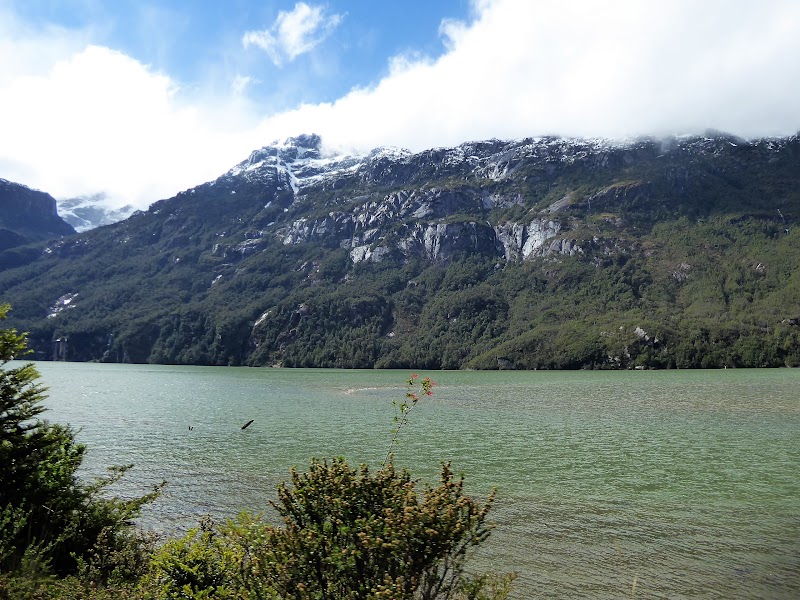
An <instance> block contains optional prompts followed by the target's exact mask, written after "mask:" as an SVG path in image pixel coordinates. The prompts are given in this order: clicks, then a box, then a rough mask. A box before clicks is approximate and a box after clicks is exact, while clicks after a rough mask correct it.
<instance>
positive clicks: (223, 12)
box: [0, 0, 470, 111]
mask: <svg viewBox="0 0 800 600" xmlns="http://www.w3.org/2000/svg"><path fill="white" fill-rule="evenodd" d="M3 4H4V3H3V2H2V1H0V6H2V5H3ZM5 4H6V5H7V6H9V7H10V8H11V9H12V11H13V12H14V13H15V14H16V15H17V16H18V18H19V19H20V20H23V21H25V22H27V23H29V24H31V25H32V26H34V27H42V26H45V25H57V26H60V27H63V28H65V29H68V30H74V31H83V32H86V36H87V41H90V42H91V43H93V44H98V45H102V46H107V47H109V48H113V49H115V50H117V51H120V52H122V53H124V54H126V55H128V56H131V57H133V58H135V59H136V60H138V61H140V62H142V63H144V64H146V65H148V66H149V67H150V68H152V69H153V70H155V71H159V72H163V73H167V74H169V75H170V76H171V77H173V78H175V79H176V80H177V81H178V82H180V85H181V86H182V88H183V94H185V95H187V96H189V95H191V94H197V93H203V94H218V95H224V94H227V93H229V91H230V88H231V85H233V82H234V81H236V78H237V77H239V78H240V79H239V80H238V81H240V82H241V81H243V78H248V79H249V82H248V84H247V92H248V97H249V98H250V99H251V100H252V101H254V102H258V103H263V104H265V105H266V106H265V108H266V110H268V111H277V110H284V109H287V108H291V107H293V106H295V105H297V104H300V103H303V102H306V103H309V102H310V103H317V102H323V101H333V100H336V99H337V98H339V97H341V96H343V95H345V94H346V93H347V92H348V91H349V90H350V89H352V88H353V87H363V86H368V85H370V84H372V83H376V82H377V81H379V80H380V79H381V78H382V77H384V76H385V75H387V73H388V69H389V61H388V59H389V58H390V57H393V56H397V55H405V54H408V55H413V56H426V57H428V58H436V57H438V56H440V55H441V54H442V53H443V52H444V51H445V47H444V45H443V43H442V38H441V36H440V34H439V28H440V24H441V22H442V20H443V19H448V18H450V19H461V20H464V19H467V18H468V17H469V14H470V4H469V0H434V1H431V0H428V1H425V0H404V1H403V2H395V1H391V2H388V1H387V2H383V1H377V2H376V1H375V0H372V1H368V0H348V1H339V2H325V3H321V4H320V3H314V2H305V3H302V2H300V3H298V2H284V1H276V0H273V1H269V0H224V1H221V0H157V1H154V0H149V1H148V0H107V1H101V0H12V1H10V2H5ZM303 5H305V6H306V7H308V9H309V10H308V13H309V14H312V15H314V14H315V15H316V16H318V19H319V20H320V21H321V22H322V23H323V25H319V26H317V27H316V28H315V31H314V32H313V33H309V35H308V37H309V38H310V40H311V42H312V43H313V46H312V47H310V48H309V49H308V50H307V51H305V52H302V53H301V54H299V55H298V56H296V57H294V58H293V59H290V58H289V57H287V56H284V55H283V51H282V50H281V49H280V48H277V46H279V43H278V44H276V56H277V58H278V59H279V61H280V62H279V64H276V63H275V61H274V60H273V58H274V57H272V56H270V54H269V53H267V52H265V51H264V50H263V49H262V48H259V47H258V46H257V45H255V44H245V43H243V37H244V36H245V35H246V34H247V33H253V32H256V33H258V32H264V31H267V32H269V31H270V30H271V29H272V28H273V27H274V25H275V24H276V22H278V20H279V18H280V16H281V13H284V14H286V15H291V14H292V13H293V12H302V10H300V11H297V7H298V6H303ZM311 20H312V21H313V19H311ZM285 21H286V19H284V22H285ZM325 22H330V23H331V24H332V25H333V26H331V27H329V28H328V29H327V30H326V28H325V26H324V23H325ZM311 25H312V24H311V23H310V24H309V27H310V26H311ZM274 33H275V32H273V33H272V34H271V35H273V37H275V35H274Z"/></svg>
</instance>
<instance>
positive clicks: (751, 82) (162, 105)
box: [0, 0, 800, 207]
mask: <svg viewBox="0 0 800 600" xmlns="http://www.w3.org/2000/svg"><path fill="white" fill-rule="evenodd" d="M798 32H800V2H797V0H759V1H758V2H754V1H751V0H702V1H698V0H647V1H645V0H428V1H421V0H405V1H403V2H398V1H394V0H392V1H389V0H380V1H376V0H372V1H362V0H353V1H345V0H331V1H327V2H317V1H315V0H305V1H304V2H297V1H296V0H225V1H221V0H219V1H218V0H213V1H212V0H194V1H191V0H138V1H133V0H0V131H2V135H0V177H2V178H5V179H9V180H12V181H18V182H21V183H25V184H27V185H30V186H31V187H36V188H39V189H43V190H45V191H48V192H50V193H51V194H53V195H54V196H56V197H57V198H65V197H70V196H74V195H81V194H94V193H98V192H105V193H107V194H108V197H109V201H110V203H112V204H123V203H133V204H135V205H136V206H138V207H144V206H147V205H148V204H150V203H151V202H153V201H155V200H158V199H160V198H164V197H169V196H171V195H174V194H175V193H177V192H178V191H180V190H182V189H186V188H188V187H191V186H194V185H197V184H199V183H202V182H203V181H207V180H210V179H213V178H215V177H217V176H218V175H220V174H221V173H223V172H224V171H226V170H227V169H228V168H230V167H231V166H232V165H233V164H235V163H237V162H239V161H240V160H242V159H243V158H245V157H246V156H247V155H248V154H249V152H250V151H251V150H253V149H254V148H258V147H261V146H263V145H265V144H268V143H270V142H272V141H273V140H276V139H282V138H284V137H287V136H289V135H297V134H299V133H311V132H315V133H319V134H321V135H322V137H323V142H324V143H325V145H326V148H327V149H328V150H330V151H332V152H333V151H345V150H346V151H368V150H369V149H371V148H373V147H376V146H380V145H394V146H402V147H406V148H409V149H412V150H422V149H425V148H430V147H434V146H447V145H456V144H459V143H461V142H464V141H469V140H475V139H485V138H490V137H497V138H501V139H507V138H521V137H526V136H535V135H545V134H557V135H565V136H579V137H588V136H604V137H617V138H619V137H626V136H635V135H664V134H683V133H695V132H701V131H703V130H705V129H706V128H715V129H720V130H724V131H729V132H731V133H735V134H738V135H742V136H744V137H759V136H779V135H788V134H793V133H795V132H797V131H798V130H800V109H799V108H798V106H800V103H798V101H797V98H798V97H800V35H798Z"/></svg>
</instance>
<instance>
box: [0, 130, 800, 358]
mask: <svg viewBox="0 0 800 600" xmlns="http://www.w3.org/2000/svg"><path fill="white" fill-rule="evenodd" d="M798 218H800V138H799V137H798V136H792V137H788V138H782V139H759V140H742V139H739V138H735V137H732V136H728V135H725V134H721V133H717V132H709V133H707V134H706V135H703V136H692V137H676V138H669V139H651V138H643V139H635V140H628V141H624V142H612V141H609V140H585V139H563V138H556V137H542V138H530V139H525V140H517V141H501V140H488V141H481V142H471V143H466V144H462V145H461V146H458V147H455V148H437V149H432V150H427V151H424V152H420V153H411V152H408V151H404V150H397V149H391V148H379V149H376V150H374V151H372V152H371V153H369V154H366V155H332V154H329V153H326V152H325V151H324V149H323V146H322V143H321V140H320V139H319V137H318V136H314V135H305V136H299V137H297V138H291V139H289V140H286V141H285V142H283V143H275V144H272V145H269V146H266V147H264V148H261V149H258V150H256V151H254V152H252V153H251V155H250V156H249V157H248V158H247V159H246V160H244V161H242V162H241V163H239V164H238V165H236V166H235V167H233V168H232V169H231V170H229V171H228V172H227V173H225V174H223V175H222V176H220V177H219V178H217V179H216V180H214V181H211V182H208V183H204V184H202V185H199V186H197V187H195V188H192V189H189V190H186V191H184V192H181V193H179V194H178V195H177V196H175V197H174V198H170V199H166V200H161V201H158V202H156V203H155V204H153V205H152V206H151V207H150V208H149V210H147V211H146V212H137V213H134V214H133V215H132V216H131V217H130V218H128V219H126V220H124V221H121V222H119V223H116V224H113V225H109V226H107V227H103V228H101V229H95V230H91V231H87V232H84V233H82V234H80V235H75V236H72V237H69V238H64V239H62V240H59V241H56V242H53V243H49V244H47V245H45V246H41V247H39V248H38V249H36V250H35V251H34V250H31V249H29V248H26V249H25V251H24V252H23V251H16V250H15V249H12V250H8V251H6V252H3V253H0V269H2V271H0V301H2V302H10V303H11V304H12V306H13V307H14V310H13V312H12V313H11V314H10V317H12V318H13V319H14V320H13V321H11V319H9V320H10V321H11V322H12V324H13V325H14V326H16V327H17V328H18V329H20V330H26V331H30V332H31V335H30V340H31V345H32V346H33V347H34V348H35V349H36V351H37V355H36V356H37V357H39V358H61V359H67V360H100V361H116V362H152V363H179V364H220V365H228V364H230V365H254V366H256V365H284V366H306V367H311V366H315V367H374V366H378V367H402V368H411V367H413V368H428V369H434V368H527V369H532V368H634V367H636V368H647V367H652V368H673V367H679V368H685V367H722V366H780V365H800V255H799V254H798V253H797V251H796V249H797V247H798V242H800V231H799V230H798V227H797V226H796V223H797V220H798Z"/></svg>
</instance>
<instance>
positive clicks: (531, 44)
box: [262, 0, 800, 149]
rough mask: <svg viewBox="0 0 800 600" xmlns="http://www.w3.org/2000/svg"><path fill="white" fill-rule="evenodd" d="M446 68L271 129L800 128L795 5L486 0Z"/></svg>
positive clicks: (355, 94) (493, 132)
mask: <svg viewBox="0 0 800 600" xmlns="http://www.w3.org/2000/svg"><path fill="white" fill-rule="evenodd" d="M474 6H475V10H476V13H477V17H476V20H475V21H474V22H473V23H471V24H464V23H458V22H452V21H449V22H445V23H443V25H442V34H443V35H444V36H445V37H446V46H447V48H448V50H447V52H446V53H445V54H444V55H443V56H442V57H440V58H439V59H438V60H436V61H434V62H431V61H430V60H420V61H416V62H415V61H409V60H408V59H407V58H405V57H404V58H403V59H402V60H398V61H395V62H394V63H393V68H392V70H391V72H390V75H389V76H388V77H387V78H385V79H384V80H382V81H380V82H379V83H378V84H377V85H375V86H374V87H372V88H370V89H368V90H354V91H352V92H351V93H349V94H347V95H346V96H345V97H343V98H341V99H339V100H337V101H336V102H334V103H330V104H321V105H315V106H302V107H299V108H298V109H296V110H293V111H290V112H287V113H284V114H280V115H275V116H272V117H270V118H268V119H266V120H265V121H264V122H263V123H262V128H263V130H264V131H265V132H275V133H276V134H280V135H283V134H288V133H289V132H296V131H298V130H299V129H303V130H313V131H316V132H318V133H320V134H321V135H322V136H323V138H324V139H327V140H328V142H334V143H342V144H351V145H352V144H355V145H358V146H362V147H372V146H374V145H379V144H394V145H402V146H406V147H409V148H412V149H423V148H426V147H431V146H436V145H450V144H457V143H459V142H462V141H464V140H467V139H481V138H487V137H500V138H508V137H512V138H513V137H522V136H526V135H537V134H545V133H556V134H562V135H576V136H611V137H622V136H627V135H638V134H651V133H652V134H660V133H671V132H686V131H701V130H703V129H705V128H716V129H721V130H725V131H730V132H733V133H737V134H740V135H743V136H746V137H753V136H761V135H785V134H790V133H794V132H796V131H797V130H798V129H800V108H798V106H800V105H798V103H797V98H798V97H800V36H798V35H797V32H798V31H800V3H797V2H795V1H794V0H764V1H762V2H759V3H751V2H747V1H744V0H705V1H704V2H702V3H698V2H694V1H692V0H670V1H669V2H666V1H661V2H641V1H639V0H540V1H538V2H530V1H528V0H495V1H489V0H482V1H481V2H477V3H475V5H474Z"/></svg>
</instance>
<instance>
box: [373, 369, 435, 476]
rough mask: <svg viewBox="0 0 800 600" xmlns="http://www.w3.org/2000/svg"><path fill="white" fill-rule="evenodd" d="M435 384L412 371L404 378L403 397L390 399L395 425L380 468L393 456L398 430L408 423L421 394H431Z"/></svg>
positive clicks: (389, 462)
mask: <svg viewBox="0 0 800 600" xmlns="http://www.w3.org/2000/svg"><path fill="white" fill-rule="evenodd" d="M435 385H436V382H435V381H433V380H432V379H431V378H430V377H423V378H422V379H420V378H419V375H418V374H416V373H412V375H411V377H409V378H408V379H407V380H406V395H405V399H404V400H401V401H399V402H398V401H397V400H393V401H392V406H393V407H394V423H395V426H394V428H393V429H392V441H391V442H389V449H388V450H387V451H386V458H384V459H383V462H382V463H381V469H384V468H386V465H388V464H391V462H392V457H393V452H392V451H393V450H394V447H395V446H396V445H397V439H398V436H399V434H400V430H401V429H402V428H403V426H404V425H407V424H408V415H409V414H410V413H411V411H412V410H414V407H415V406H416V405H417V403H418V402H419V399H420V397H421V396H433V386H435Z"/></svg>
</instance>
